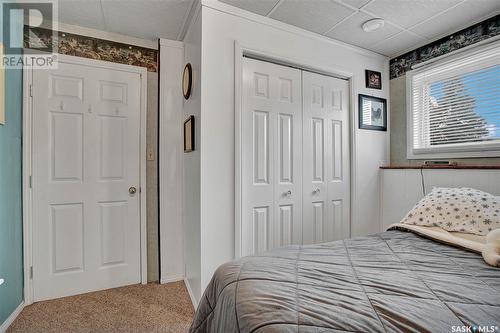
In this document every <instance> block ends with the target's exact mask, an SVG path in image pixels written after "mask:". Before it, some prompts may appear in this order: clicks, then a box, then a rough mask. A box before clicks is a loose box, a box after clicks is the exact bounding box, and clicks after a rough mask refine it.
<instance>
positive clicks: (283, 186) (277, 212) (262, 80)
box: [241, 58, 302, 256]
mask: <svg viewBox="0 0 500 333" xmlns="http://www.w3.org/2000/svg"><path fill="white" fill-rule="evenodd" d="M241 140H242V142H241V144H242V221H241V222H242V224H241V228H242V230H241V232H242V239H241V241H242V246H241V248H242V255H243V256H245V255H250V254H254V253H260V252H263V251H266V250H269V249H272V248H276V247H280V246H285V245H289V244H300V243H301V242H302V235H301V234H302V223H301V221H302V162H301V154H302V97H301V72H300V70H297V69H293V68H289V67H285V66H279V65H275V64H271V63H267V62H263V61H258V60H253V59H249V58H244V59H243V98H242V131H241Z"/></svg>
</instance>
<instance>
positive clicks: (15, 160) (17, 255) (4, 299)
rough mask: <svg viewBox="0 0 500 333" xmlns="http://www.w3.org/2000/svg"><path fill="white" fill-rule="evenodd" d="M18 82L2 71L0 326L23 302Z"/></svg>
mask: <svg viewBox="0 0 500 333" xmlns="http://www.w3.org/2000/svg"><path fill="white" fill-rule="evenodd" d="M1 2H3V0H0V4H1ZM0 14H1V13H0ZM1 17H2V16H0V20H2V18H1ZM2 28H3V29H5V28H6V27H5V22H2ZM20 28H21V29H22V24H21V25H20ZM1 39H2V36H1V34H0V40H1ZM22 80H23V78H22V70H21V69H8V70H6V71H5V90H6V91H5V119H6V122H5V125H0V277H1V278H3V279H5V283H4V284H3V285H1V286H0V324H2V323H3V322H4V321H5V319H7V318H8V317H9V316H10V314H11V313H12V312H13V311H14V310H15V309H16V308H17V307H18V306H19V304H21V302H22V300H23V233H22V232H23V231H22V228H23V225H22V224H23V221H22V178H21V175H22V164H21V158H22V155H21V154H22V153H21V140H22V132H21V130H22V125H21V124H22V120H21V119H22Z"/></svg>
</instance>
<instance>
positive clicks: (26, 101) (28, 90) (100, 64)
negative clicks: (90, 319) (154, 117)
mask: <svg viewBox="0 0 500 333" xmlns="http://www.w3.org/2000/svg"><path fill="white" fill-rule="evenodd" d="M57 59H58V61H59V62H64V63H68V64H75V65H83V66H90V67H97V68H104V69H112V70H119V71H123V72H129V73H137V74H139V75H140V79H141V83H140V87H141V101H140V105H141V110H140V113H141V114H140V120H141V124H140V156H139V162H140V179H139V183H140V184H139V201H140V202H139V209H140V220H141V226H140V230H141V235H140V242H141V246H140V249H141V250H140V251H141V253H140V258H141V264H140V267H141V283H142V284H146V283H147V281H148V279H147V244H146V242H147V238H146V188H145V187H146V105H147V69H146V68H144V67H137V66H130V65H123V64H117V63H112V62H107V61H100V60H93V59H87V58H80V57H74V56H68V55H62V54H58V55H57ZM37 70H43V69H37ZM32 81H33V69H31V68H29V69H24V70H23V138H22V139H23V145H22V146H23V176H22V179H23V261H24V305H29V304H31V303H33V281H32V276H31V274H32V268H31V267H32V266H33V265H34V263H33V253H32V249H33V237H32V230H33V215H32V213H33V195H32V192H33V191H32V188H31V174H32V165H33V160H32V153H33V147H32V131H33V122H32V119H33V118H32V112H33V107H32V99H31V96H32V89H33V87H32V83H33V82H32Z"/></svg>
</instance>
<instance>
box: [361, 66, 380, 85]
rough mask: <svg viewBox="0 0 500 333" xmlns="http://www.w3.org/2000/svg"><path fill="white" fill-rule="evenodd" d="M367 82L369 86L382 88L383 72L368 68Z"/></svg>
mask: <svg viewBox="0 0 500 333" xmlns="http://www.w3.org/2000/svg"><path fill="white" fill-rule="evenodd" d="M365 83H366V87H367V88H371V89H382V73H380V72H376V71H371V70H369V69H366V70H365Z"/></svg>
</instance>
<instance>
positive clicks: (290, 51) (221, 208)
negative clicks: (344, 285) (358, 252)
mask: <svg viewBox="0 0 500 333" xmlns="http://www.w3.org/2000/svg"><path fill="white" fill-rule="evenodd" d="M226 11H227V12H230V13H226ZM243 16H244V17H243ZM202 18H203V19H202V51H201V53H202V57H201V70H202V73H203V76H202V81H201V100H202V104H201V113H202V115H203V118H202V119H201V120H202V121H201V161H200V162H201V184H200V186H201V211H200V214H201V249H200V250H201V288H202V289H204V288H205V287H206V285H207V284H208V282H209V281H210V279H211V276H212V274H213V272H214V271H215V269H216V268H217V267H218V266H219V265H220V264H222V263H224V262H226V261H229V260H232V259H233V258H234V216H235V203H234V201H235V200H234V188H235V184H234V181H235V180H234V179H235V178H234V164H235V153H234V152H235V146H234V43H235V41H238V42H239V43H241V44H242V45H243V46H245V47H249V48H252V49H255V50H259V51H262V52H266V53H269V54H272V55H274V56H277V57H284V58H287V59H290V60H293V61H294V62H297V63H303V64H314V66H316V67H319V68H325V69H336V70H339V71H343V72H350V73H352V74H353V82H354V85H353V87H354V95H353V96H355V98H354V100H353V101H352V103H353V104H354V106H355V121H354V124H353V126H354V127H355V128H357V110H358V108H357V104H358V101H357V94H358V93H362V94H369V95H374V96H379V97H384V98H388V96H389V90H388V88H389V84H388V82H389V81H388V77H389V71H388V59H387V58H385V57H382V56H380V55H377V54H375V53H371V52H368V51H364V50H360V49H357V48H354V47H350V46H347V45H345V44H343V43H340V42H333V41H329V40H327V39H326V38H322V37H319V36H317V35H314V34H311V33H308V32H304V31H303V30H300V29H297V28H293V27H290V26H288V25H286V24H282V23H279V22H276V21H273V20H271V19H268V18H263V17H260V16H257V15H253V14H251V13H248V12H245V11H241V10H238V9H235V8H234V7H230V6H226V5H224V4H221V3H217V2H213V1H204V2H203V7H202ZM365 69H371V70H376V71H380V72H382V75H383V78H384V80H383V90H381V91H380V90H373V89H365V88H364V86H365V82H364V75H365V72H364V70H365ZM355 137H356V143H355V145H354V146H353V150H354V151H355V160H356V163H355V165H354V169H355V176H356V179H355V180H354V181H355V188H354V193H355V195H356V197H355V198H354V201H353V209H352V226H351V231H352V235H361V234H369V233H374V232H377V231H378V230H379V228H380V223H379V220H378V217H379V207H380V206H379V204H380V202H379V166H380V165H381V164H385V163H386V162H387V161H388V160H389V150H388V148H389V135H388V133H387V132H378V131H367V130H358V129H356V131H355ZM186 204H187V203H186Z"/></svg>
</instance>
